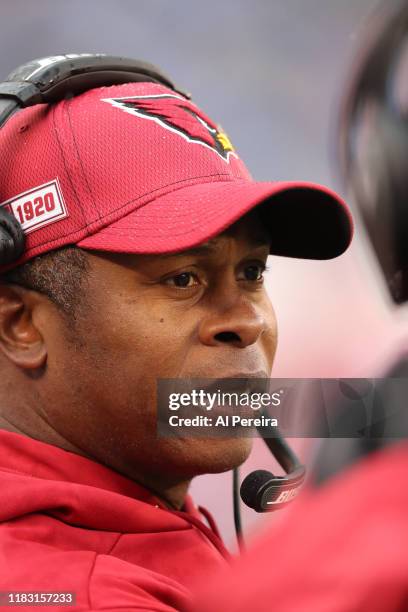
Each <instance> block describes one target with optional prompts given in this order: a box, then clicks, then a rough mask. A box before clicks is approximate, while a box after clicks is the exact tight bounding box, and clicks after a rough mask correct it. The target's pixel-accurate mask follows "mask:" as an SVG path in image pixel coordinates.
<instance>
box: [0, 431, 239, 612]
mask: <svg viewBox="0 0 408 612" xmlns="http://www.w3.org/2000/svg"><path fill="white" fill-rule="evenodd" d="M0 492H1V493H0V495H1V497H0V592H3V593H4V592H5V591H19V592H24V593H31V592H37V593H38V592H41V593H58V592H64V593H66V592H72V593H75V596H76V602H75V605H74V606H72V607H65V606H64V607H63V606H58V604H54V607H53V608H50V607H44V606H38V604H37V606H36V607H35V608H32V607H31V606H29V605H28V604H27V606H21V605H20V606H19V609H20V610H23V609H24V610H25V609H27V610H28V609H30V610H34V609H35V610H48V611H49V610H50V609H51V610H52V609H54V610H55V609H59V607H61V609H63V610H70V609H71V610H75V611H78V610H122V611H124V610H129V611H130V610H139V611H140V610H150V611H153V610H154V611H157V612H170V611H174V610H180V609H182V608H184V607H185V606H186V604H187V603H188V602H189V599H190V594H189V593H190V586H191V585H193V584H194V582H196V581H197V578H198V577H202V576H205V575H206V574H207V573H208V572H210V571H211V572H214V571H216V570H218V569H221V568H224V567H225V565H226V560H227V559H228V557H229V555H228V552H227V551H226V549H225V548H224V546H223V544H222V542H221V540H220V538H219V535H218V533H217V530H216V527H215V526H214V524H213V522H212V520H211V518H210V517H209V518H208V517H207V513H205V511H203V514H204V515H205V516H206V517H207V519H208V520H209V524H210V526H211V528H209V527H207V526H206V525H205V524H204V522H203V521H202V517H201V515H200V513H199V511H198V510H197V509H196V508H195V507H194V505H193V503H192V501H191V499H190V498H188V499H187V501H186V504H185V506H184V511H183V512H176V511H171V510H168V509H166V508H165V507H164V506H163V504H162V503H161V502H160V500H159V499H157V498H155V497H154V496H153V495H152V494H151V493H150V492H148V491H147V490H146V489H144V488H143V487H141V486H139V485H137V484H135V483H134V482H133V481H131V480H128V479H127V478H125V477H123V476H121V475H120V474H118V473H116V472H114V471H112V470H110V469H109V468H107V467H104V466H103V465H100V464H98V463H95V462H93V461H90V460H89V459H85V458H84V457H81V456H79V455H75V454H73V453H70V452H67V451H64V450H62V449H60V448H57V447H55V446H51V445H49V444H45V443H43V442H39V441H38V440H33V439H31V438H27V437H25V436H22V435H20V434H15V433H10V432H6V431H0ZM2 607H3V606H2ZM3 609H10V610H11V609H15V608H11V607H10V608H9V607H8V606H7V607H4V608H3Z"/></svg>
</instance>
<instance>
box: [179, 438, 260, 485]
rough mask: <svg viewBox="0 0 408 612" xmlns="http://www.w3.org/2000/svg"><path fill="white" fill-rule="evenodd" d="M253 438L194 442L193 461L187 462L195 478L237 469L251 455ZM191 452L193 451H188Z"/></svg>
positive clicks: (198, 440)
mask: <svg viewBox="0 0 408 612" xmlns="http://www.w3.org/2000/svg"><path fill="white" fill-rule="evenodd" d="M252 444H253V438H250V437H246V438H237V437H234V438H211V439H198V438H197V439H196V440H194V451H193V453H192V456H193V459H192V460H191V459H190V461H189V463H190V468H191V469H192V470H194V472H195V474H194V475H195V476H199V475H200V474H218V473H221V472H227V471H228V470H232V469H233V468H235V467H238V466H239V465H241V464H242V463H244V461H246V460H247V459H248V457H249V455H250V453H251V450H252ZM190 450H193V449H190Z"/></svg>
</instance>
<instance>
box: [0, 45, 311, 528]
mask: <svg viewBox="0 0 408 612" xmlns="http://www.w3.org/2000/svg"><path fill="white" fill-rule="evenodd" d="M138 81H139V82H140V81H142V82H146V81H147V82H153V83H160V84H162V85H164V86H166V87H168V88H170V89H172V90H173V91H176V92H177V93H180V94H181V95H183V96H184V97H185V98H187V99H189V98H190V97H191V96H190V94H188V93H186V92H185V91H183V90H182V89H180V88H178V87H176V86H175V85H174V83H173V82H172V81H171V80H170V78H169V77H168V76H167V75H165V74H164V73H163V72H162V71H161V70H160V69H159V68H157V67H156V66H153V65H152V64H149V63H147V62H141V61H137V60H133V59H128V58H123V57H112V56H109V55H104V54H86V53H84V54H69V55H58V56H54V57H46V58H42V59H38V60H33V61H31V62H28V63H27V64H24V65H23V66H20V67H19V68H17V69H16V70H14V71H13V72H12V73H11V74H10V75H9V77H8V78H7V80H6V81H4V82H3V83H0V128H1V127H2V126H3V125H4V124H5V122H6V121H7V119H8V118H9V117H10V116H11V115H12V114H13V113H15V112H16V111H17V110H19V109H21V108H26V107H28V106H32V105H34V104H39V103H53V102H54V103H55V102H57V101H59V100H63V99H65V98H66V97H72V96H75V95H77V94H80V93H82V92H84V91H86V90H88V89H92V88H94V87H102V86H107V85H115V84H120V83H130V82H138ZM23 251H24V233H23V231H22V229H21V226H20V224H19V222H18V221H17V219H15V218H14V216H13V215H10V214H9V213H7V212H6V211H4V210H2V209H1V208H0V264H1V265H6V264H10V263H12V262H13V261H16V260H17V259H18V258H19V257H20V256H21V254H22V253H23ZM260 434H261V436H262V437H263V439H264V440H265V443H266V444H267V446H268V448H269V449H270V450H271V452H272V454H273V455H274V456H275V458H276V459H277V460H278V462H279V464H280V465H281V467H282V468H283V469H284V470H285V472H286V475H285V476H274V475H273V474H271V473H270V472H266V471H265V470H257V471H255V472H252V473H251V474H249V475H248V476H247V477H246V478H245V480H244V481H243V483H242V485H241V491H240V493H241V498H242V500H243V501H244V502H245V504H247V505H248V506H249V507H251V508H253V509H254V510H256V511H257V512H270V511H273V510H278V509H279V508H282V507H283V506H286V505H287V504H288V503H289V502H290V501H291V500H292V499H293V498H294V497H295V495H296V493H297V491H298V489H299V487H300V485H301V484H302V482H303V480H304V477H305V468H304V467H303V466H302V465H301V464H300V462H299V461H298V459H297V458H296V456H295V455H294V453H293V451H292V450H291V449H290V448H289V446H288V445H287V444H286V442H285V441H284V440H283V439H282V438H281V437H280V436H279V434H278V433H277V431H276V428H275V427H274V428H271V430H266V429H265V428H262V430H260ZM233 482H234V491H233V496H234V518H235V525H236V529H237V534H238V535H239V537H241V521H240V511H239V497H238V470H235V471H234V478H233Z"/></svg>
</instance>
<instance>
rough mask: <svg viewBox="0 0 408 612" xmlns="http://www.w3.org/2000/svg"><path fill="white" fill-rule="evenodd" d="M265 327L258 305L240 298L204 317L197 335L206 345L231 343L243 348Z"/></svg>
mask: <svg viewBox="0 0 408 612" xmlns="http://www.w3.org/2000/svg"><path fill="white" fill-rule="evenodd" d="M266 328H267V322H266V319H265V317H264V316H263V314H262V312H261V310H260V309H259V307H257V306H256V305H255V304H252V303H250V302H248V301H245V300H243V299H241V300H239V301H237V302H236V303H235V304H234V305H231V306H230V307H229V308H227V309H226V310H223V311H222V312H220V311H218V312H216V313H213V314H211V315H207V316H206V317H204V319H203V320H202V321H201V324H200V328H199V337H200V340H201V342H202V343H203V344H206V345H208V346H217V345H221V344H231V345H232V346H236V347H239V348H245V347H246V346H249V345H251V344H254V343H255V342H256V341H257V340H258V338H259V337H260V336H261V334H262V333H263V332H264V331H265V330H266Z"/></svg>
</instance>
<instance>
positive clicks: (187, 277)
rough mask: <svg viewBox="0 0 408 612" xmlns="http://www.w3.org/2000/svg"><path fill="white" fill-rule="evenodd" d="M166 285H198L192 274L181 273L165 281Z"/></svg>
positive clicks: (195, 277)
mask: <svg viewBox="0 0 408 612" xmlns="http://www.w3.org/2000/svg"><path fill="white" fill-rule="evenodd" d="M165 282H166V284H167V285H171V286H173V287H182V288H184V287H194V286H195V285H197V284H198V279H197V276H196V275H195V274H193V273H192V272H181V273H180V274H176V275H175V276H172V277H171V278H167V279H166V281H165Z"/></svg>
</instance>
